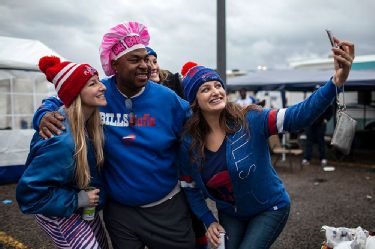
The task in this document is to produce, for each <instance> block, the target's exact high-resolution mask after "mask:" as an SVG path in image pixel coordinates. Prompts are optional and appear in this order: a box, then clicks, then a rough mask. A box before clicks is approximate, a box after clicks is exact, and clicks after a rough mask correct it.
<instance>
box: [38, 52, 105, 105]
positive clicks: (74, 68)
mask: <svg viewBox="0 0 375 249" xmlns="http://www.w3.org/2000/svg"><path fill="white" fill-rule="evenodd" d="M39 69H40V70H41V71H42V72H43V73H44V74H45V75H46V78H47V80H48V81H49V82H51V83H53V84H54V85H55V89H56V92H57V96H59V98H60V99H61V101H62V102H63V103H64V105H65V106H66V107H69V106H70V104H71V103H72V102H73V100H75V98H76V97H77V96H78V95H79V93H80V92H81V90H82V88H83V87H84V86H85V84H86V82H87V81H88V80H89V79H90V78H91V77H92V76H94V75H98V72H97V71H96V69H95V68H93V67H92V66H90V65H89V64H77V63H73V62H69V61H64V62H61V61H60V58H58V57H56V56H44V57H42V58H40V59H39Z"/></svg>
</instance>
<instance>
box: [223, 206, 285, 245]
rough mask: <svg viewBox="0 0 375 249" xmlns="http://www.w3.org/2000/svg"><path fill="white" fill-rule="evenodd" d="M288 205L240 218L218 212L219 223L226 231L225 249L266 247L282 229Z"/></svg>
mask: <svg viewBox="0 0 375 249" xmlns="http://www.w3.org/2000/svg"><path fill="white" fill-rule="evenodd" d="M289 211H290V206H288V207H285V208H281V209H279V210H270V211H265V212H262V213H259V214H258V215H256V216H254V217H252V218H249V219H246V220H242V219H238V218H236V217H233V216H229V215H227V214H225V213H222V212H219V220H220V224H221V225H222V226H223V227H224V229H225V232H226V241H225V248H226V249H245V248H246V249H266V248H270V247H271V245H272V243H273V242H274V241H275V240H276V238H277V237H278V236H279V234H280V233H281V231H282V230H283V228H284V226H285V224H286V222H287V220H288V217H289Z"/></svg>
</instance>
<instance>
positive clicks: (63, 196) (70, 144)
mask: <svg viewBox="0 0 375 249" xmlns="http://www.w3.org/2000/svg"><path fill="white" fill-rule="evenodd" d="M39 68H40V70H41V71H42V72H43V73H45V74H46V77H47V80H48V81H50V82H52V83H54V84H55V88H56V91H57V95H58V96H59V98H60V99H61V100H62V102H63V104H64V106H62V107H61V108H60V109H59V111H58V112H59V114H60V115H62V116H63V117H65V118H66V119H65V121H64V126H65V127H66V129H65V131H63V132H62V133H61V135H59V136H54V137H51V138H48V139H44V138H43V137H42V136H40V135H39V134H38V133H37V132H36V133H35V134H34V137H33V139H32V141H31V146H30V148H31V149H30V153H29V155H28V157H27V161H26V163H25V165H26V170H25V172H24V174H23V175H22V177H21V179H20V180H19V182H18V185H17V190H16V198H17V201H18V204H19V207H20V209H21V211H22V212H23V213H25V214H35V218H36V221H37V223H38V224H39V225H40V226H41V227H42V229H43V230H44V231H45V232H46V233H47V234H48V235H49V236H50V237H51V238H52V240H53V242H54V243H55V245H56V247H57V248H71V249H78V248H80V249H81V248H82V249H83V248H88V245H89V246H90V248H97V249H105V248H109V247H108V242H107V238H106V234H105V231H104V229H103V227H102V222H101V219H100V217H99V215H98V212H96V213H95V217H94V219H93V220H91V221H86V220H84V219H83V218H81V215H82V208H85V207H96V208H97V211H99V208H101V207H103V205H104V197H105V196H104V189H103V185H102V183H101V181H100V180H99V177H98V173H99V172H98V168H100V167H102V166H103V162H104V156H103V154H104V153H103V144H104V139H103V130H102V126H101V125H100V115H99V110H98V107H99V106H105V105H106V104H107V101H106V98H105V96H104V92H105V91H106V87H105V86H104V85H103V84H102V83H101V82H100V81H99V78H98V73H97V71H96V70H95V69H94V68H92V67H91V66H90V65H88V64H76V63H71V62H68V61H65V62H60V59H59V58H57V57H53V56H46V57H43V58H41V59H40V61H39ZM88 187H93V189H91V190H88V189H87V188H88Z"/></svg>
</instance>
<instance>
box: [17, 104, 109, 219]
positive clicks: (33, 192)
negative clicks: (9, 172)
mask: <svg viewBox="0 0 375 249" xmlns="http://www.w3.org/2000/svg"><path fill="white" fill-rule="evenodd" d="M59 112H60V113H61V114H62V115H64V116H65V112H64V110H62V109H61V110H59ZM64 125H65V127H66V130H65V131H63V132H62V134H61V135H60V136H55V137H52V138H49V139H47V140H44V139H43V138H42V137H40V136H39V134H38V133H37V132H36V133H35V134H34V136H33V138H32V140H31V144H30V153H29V155H28V157H27V160H26V163H25V165H26V170H25V172H24V173H23V175H22V177H21V178H20V180H19V182H18V185H17V189H16V198H17V201H18V205H19V207H20V209H21V211H22V212H23V213H26V214H42V215H45V216H58V217H69V216H71V215H72V214H73V213H79V212H80V209H79V208H78V192H79V191H80V189H78V187H77V185H76V184H75V181H74V174H75V160H74V154H75V144H74V139H73V137H72V134H71V132H70V125H69V123H68V122H67V120H65V121H64ZM87 159H88V164H89V167H90V174H91V182H90V186H93V187H96V188H99V189H100V192H99V205H98V207H97V210H100V209H101V208H102V207H103V205H104V201H105V190H104V187H103V184H102V183H101V180H100V177H99V174H98V170H97V167H96V159H95V151H94V147H93V145H92V143H91V142H90V141H87Z"/></svg>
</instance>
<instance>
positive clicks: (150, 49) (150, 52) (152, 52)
mask: <svg viewBox="0 0 375 249" xmlns="http://www.w3.org/2000/svg"><path fill="white" fill-rule="evenodd" d="M146 50H147V54H148V55H153V56H155V57H156V58H158V55H157V54H156V52H155V51H154V50H153V49H152V48H150V47H146Z"/></svg>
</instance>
